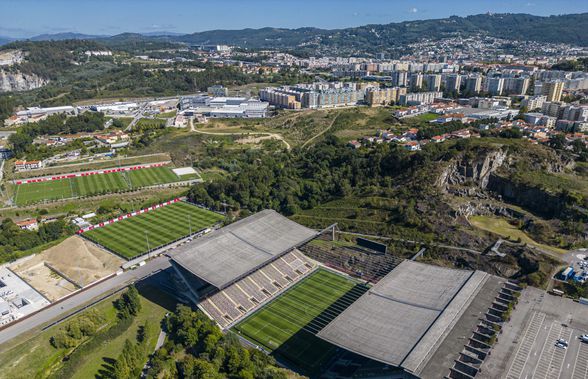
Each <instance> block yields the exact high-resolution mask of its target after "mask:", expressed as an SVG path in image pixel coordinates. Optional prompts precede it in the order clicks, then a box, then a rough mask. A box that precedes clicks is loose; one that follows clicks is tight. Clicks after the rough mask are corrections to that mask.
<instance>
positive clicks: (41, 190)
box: [14, 167, 186, 205]
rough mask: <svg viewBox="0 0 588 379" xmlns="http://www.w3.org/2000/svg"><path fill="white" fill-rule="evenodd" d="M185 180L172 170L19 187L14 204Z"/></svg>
mask: <svg viewBox="0 0 588 379" xmlns="http://www.w3.org/2000/svg"><path fill="white" fill-rule="evenodd" d="M181 180H186V178H183V177H179V176H177V175H176V174H175V173H174V172H173V171H172V169H171V168H170V167H153V168H143V169H140V170H134V171H125V172H111V173H108V174H96V175H88V176H77V177H74V178H68V179H60V180H48V181H45V182H37V183H25V184H20V185H17V186H16V190H15V191H16V192H15V196H14V201H15V203H16V205H27V204H34V203H38V202H42V201H48V200H59V199H70V198H75V197H81V196H93V195H100V194H106V193H111V192H117V191H124V190H129V189H135V188H141V187H147V186H153V185H157V184H165V183H173V182H178V181H181Z"/></svg>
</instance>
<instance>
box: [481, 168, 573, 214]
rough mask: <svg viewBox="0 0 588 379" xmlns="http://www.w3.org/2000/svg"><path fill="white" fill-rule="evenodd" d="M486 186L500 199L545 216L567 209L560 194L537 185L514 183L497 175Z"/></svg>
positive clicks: (560, 212)
mask: <svg viewBox="0 0 588 379" xmlns="http://www.w3.org/2000/svg"><path fill="white" fill-rule="evenodd" d="M487 188H488V190H490V191H492V192H494V193H495V194H497V195H498V198H499V199H500V200H504V201H507V202H509V203H513V204H517V205H519V206H521V207H523V208H526V209H529V210H530V211H532V212H534V213H536V214H538V215H541V216H544V217H547V218H552V217H558V216H559V215H561V214H562V212H564V210H566V209H567V207H566V202H565V198H563V197H562V196H559V195H558V194H552V193H549V192H547V191H545V190H543V189H541V188H538V187H533V186H529V185H525V184H521V183H515V182H513V181H512V180H511V179H509V178H505V177H502V176H499V175H492V176H491V177H490V181H489V183H488V187H487Z"/></svg>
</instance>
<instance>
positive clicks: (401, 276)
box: [318, 261, 488, 374]
mask: <svg viewBox="0 0 588 379" xmlns="http://www.w3.org/2000/svg"><path fill="white" fill-rule="evenodd" d="M487 276H488V274H486V273H483V272H480V271H476V272H472V271H464V270H455V269H449V268H443V267H436V266H431V265H427V264H423V263H417V262H413V261H404V262H402V263H401V264H400V265H398V266H397V267H396V268H395V269H394V270H392V271H391V272H390V273H389V274H388V275H386V276H385V277H384V278H382V280H380V282H378V283H377V284H376V285H375V286H374V287H372V288H371V289H370V290H369V291H368V292H366V293H365V294H364V295H362V296H361V297H360V298H359V299H358V300H357V301H356V302H354V303H353V304H352V305H351V306H350V307H349V308H347V309H346V310H345V311H344V312H343V313H341V314H340V315H339V316H337V317H336V318H335V319H334V320H333V321H332V322H331V323H329V324H328V325H327V326H326V327H325V328H324V329H323V330H321V331H320V332H319V334H318V336H319V337H321V338H323V339H324V340H327V341H329V342H331V343H333V344H335V345H337V346H340V347H343V348H345V349H347V350H350V351H353V352H355V353H357V354H360V355H363V356H366V357H369V358H372V359H375V360H377V361H380V362H384V363H386V364H389V365H392V366H398V367H403V368H404V369H406V370H407V371H410V372H412V373H414V374H418V372H419V371H420V370H422V368H423V367H424V365H425V364H426V362H427V361H428V359H430V357H431V356H432V354H433V353H434V352H435V350H436V348H437V347H438V346H439V345H440V344H441V343H442V342H443V339H444V338H445V336H446V335H447V333H448V332H449V331H450V330H451V329H452V328H453V326H454V325H455V323H456V322H457V320H458V319H459V318H460V317H461V315H462V314H463V312H464V310H465V309H466V308H467V306H468V305H469V303H470V302H471V301H472V300H473V298H474V297H475V296H476V294H477V293H478V292H479V290H480V288H481V286H482V285H483V283H484V281H485V280H486V277H487Z"/></svg>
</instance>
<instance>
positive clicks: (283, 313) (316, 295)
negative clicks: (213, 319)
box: [233, 268, 363, 375]
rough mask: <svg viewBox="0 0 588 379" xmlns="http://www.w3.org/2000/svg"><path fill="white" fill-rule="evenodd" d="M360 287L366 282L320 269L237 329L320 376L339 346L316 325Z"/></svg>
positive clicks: (256, 342)
mask: <svg viewBox="0 0 588 379" xmlns="http://www.w3.org/2000/svg"><path fill="white" fill-rule="evenodd" d="M358 286H362V285H360V284H358V283H357V282H356V281H354V280H353V279H350V278H347V277H344V276H342V275H339V274H336V273H333V272H331V271H329V270H326V269H322V268H321V269H318V270H317V271H315V272H314V273H312V274H311V275H309V276H308V277H307V278H305V279H303V280H302V281H300V282H299V283H298V284H296V285H295V286H294V287H292V288H291V289H289V290H288V291H286V292H285V293H284V294H282V295H281V296H279V297H277V298H276V299H275V300H273V301H272V302H270V303H269V304H267V305H266V306H265V307H263V308H261V309H260V310H258V311H257V312H255V313H254V314H252V315H251V316H249V317H248V318H246V319H245V320H243V321H241V322H240V323H239V324H237V325H236V326H235V327H234V328H233V330H234V331H235V332H237V333H239V334H241V335H242V336H243V337H245V338H247V339H248V340H250V341H251V342H253V343H254V344H256V345H260V346H262V347H263V348H264V349H266V350H268V351H271V352H272V354H275V355H276V356H278V357H279V358H281V359H285V360H286V361H289V362H290V363H293V364H294V365H296V366H298V368H299V369H301V370H302V371H304V372H305V374H308V375H316V374H317V372H318V371H320V369H321V366H322V365H323V364H324V363H326V362H327V361H328V360H329V359H330V358H331V357H332V355H333V354H334V353H335V351H336V348H335V346H333V345H331V344H329V343H328V342H326V341H323V340H322V339H320V338H318V337H316V336H315V335H314V333H313V327H312V325H313V323H317V322H318V323H319V324H320V322H319V321H317V320H320V319H321V317H324V314H323V315H321V314H322V313H323V312H324V311H325V310H326V309H327V308H329V306H331V305H332V304H333V303H335V302H336V301H337V300H340V299H342V298H345V297H348V296H350V295H349V294H350V293H355V294H356V295H357V294H358V292H357V288H356V287H358ZM359 293H363V292H359ZM356 297H357V296H354V298H356ZM330 316H331V317H332V318H334V317H333V314H331V315H330ZM323 326H324V325H323Z"/></svg>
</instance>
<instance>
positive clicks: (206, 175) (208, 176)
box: [200, 169, 229, 182]
mask: <svg viewBox="0 0 588 379" xmlns="http://www.w3.org/2000/svg"><path fill="white" fill-rule="evenodd" d="M228 175H229V173H228V172H226V171H225V170H222V169H207V170H202V171H200V176H201V177H202V180H204V181H205V182H214V181H216V180H220V179H223V178H226V177H227V176H228Z"/></svg>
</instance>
